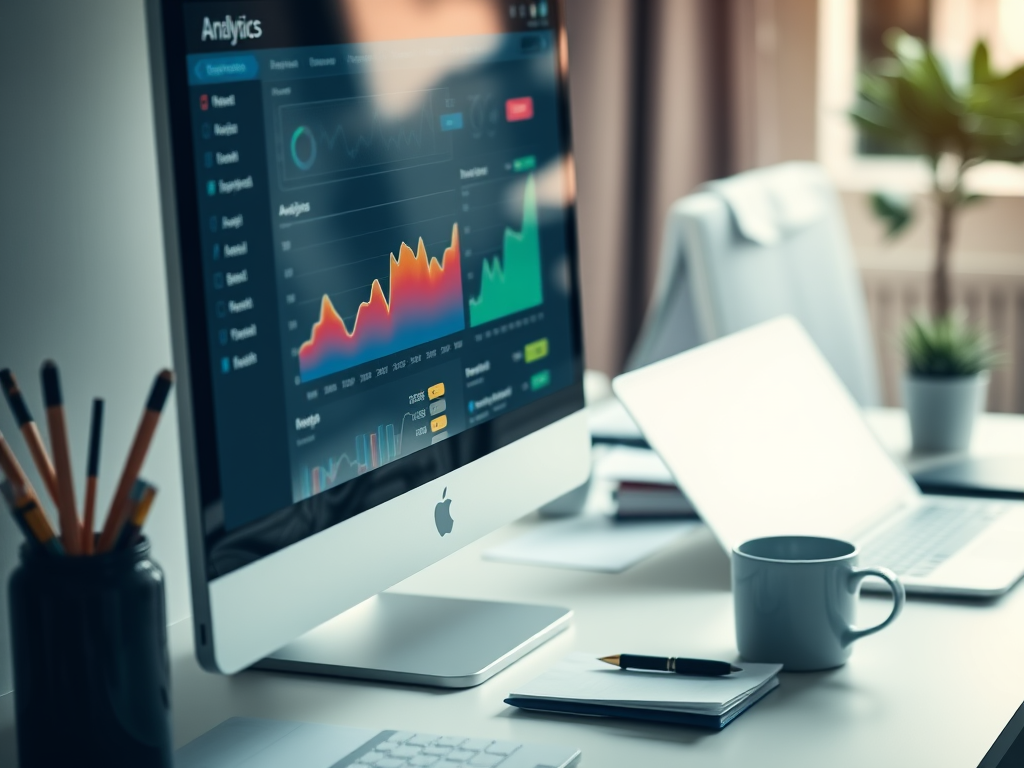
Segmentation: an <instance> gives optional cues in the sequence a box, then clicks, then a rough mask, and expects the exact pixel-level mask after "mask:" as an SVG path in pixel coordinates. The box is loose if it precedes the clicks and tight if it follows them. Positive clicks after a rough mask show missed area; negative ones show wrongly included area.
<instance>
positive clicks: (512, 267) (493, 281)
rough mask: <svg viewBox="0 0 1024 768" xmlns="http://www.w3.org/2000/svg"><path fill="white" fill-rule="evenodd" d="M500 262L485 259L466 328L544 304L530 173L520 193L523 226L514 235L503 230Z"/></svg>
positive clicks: (533, 185)
mask: <svg viewBox="0 0 1024 768" xmlns="http://www.w3.org/2000/svg"><path fill="white" fill-rule="evenodd" d="M501 252H502V255H501V261H499V260H498V257H497V256H495V257H494V258H493V259H489V260H485V261H484V263H483V269H482V271H481V275H480V294H479V295H478V296H477V297H475V298H470V300H469V324H470V326H473V327H475V326H478V325H483V324H484V323H489V322H491V321H492V320H497V319H498V318H499V317H505V316H506V315H512V314H515V313H516V312H522V311H523V310H524V309H530V308H531V307H536V306H537V305H538V304H542V303H543V302H544V292H543V286H542V275H541V262H540V226H539V223H538V221H537V184H536V182H535V181H534V178H533V174H532V173H531V174H530V176H529V178H527V180H526V190H525V191H524V192H523V224H522V228H521V229H520V230H519V231H518V232H517V231H515V230H514V229H512V228H511V227H506V228H505V239H504V242H503V243H502V249H501Z"/></svg>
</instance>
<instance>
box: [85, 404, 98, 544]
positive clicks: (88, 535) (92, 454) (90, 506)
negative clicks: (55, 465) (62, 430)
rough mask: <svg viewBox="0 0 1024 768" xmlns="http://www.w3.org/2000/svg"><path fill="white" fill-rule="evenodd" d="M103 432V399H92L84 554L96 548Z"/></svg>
mask: <svg viewBox="0 0 1024 768" xmlns="http://www.w3.org/2000/svg"><path fill="white" fill-rule="evenodd" d="M102 432H103V400H101V399H100V398H98V397H97V398H96V399H95V400H93V401H92V421H91V423H90V424H89V461H88V464H87V465H86V466H87V469H86V477H85V508H84V511H83V513H82V554H85V555H91V554H92V553H93V550H94V549H95V543H96V542H95V538H96V536H95V533H94V531H95V528H96V522H95V519H96V477H97V475H99V473H100V437H101V435H102Z"/></svg>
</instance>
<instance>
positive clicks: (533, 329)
mask: <svg viewBox="0 0 1024 768" xmlns="http://www.w3.org/2000/svg"><path fill="white" fill-rule="evenodd" d="M148 20H149V31H150V45H151V58H152V62H153V73H154V77H153V85H154V102H155V105H156V125H157V140H158V154H159V161H160V179H161V193H162V202H163V213H164V217H163V226H164V235H165V241H166V258H167V274H168V283H169V286H170V288H169V290H170V299H171V308H172V327H173V341H174V356H175V366H176V368H177V372H178V380H179V382H180V386H179V387H178V406H179V414H180V435H181V445H182V458H183V473H184V481H185V498H186V515H187V531H188V547H189V560H190V570H191V579H192V601H193V609H194V622H195V643H196V649H197V654H198V656H199V659H200V661H201V663H202V664H203V665H204V666H205V667H206V668H207V669H210V670H216V671H220V672H224V673H234V672H237V671H239V670H242V669H244V668H247V667H250V666H252V665H260V666H262V667H269V668H274V669H282V670H295V671H308V672H319V673H327V674H340V675H354V676H361V677H368V678H375V679H388V680H404V681H412V682H420V683H428V684H435V685H445V686H464V685H472V684H475V683H478V682H481V681H482V680H483V679H485V678H486V677H488V676H489V675H490V674H493V673H494V672H495V671H497V670H498V669H501V668H502V667H503V666H505V665H507V664H508V663H511V661H512V660H514V659H515V658H518V656H519V655H522V654H523V653H525V652H527V651H529V650H530V649H531V648H533V647H535V646H536V645H538V644H539V643H540V642H543V640H544V639H546V638H547V637H549V636H550V635H551V634H553V633H555V632H557V631H558V630H559V629H561V628H564V627H565V625H566V622H567V621H568V616H569V613H568V612H567V611H566V610H565V609H562V608H558V607H549V606H524V605H516V604H508V603H505V604H502V603H487V602H483V601H465V600H451V599H443V598H439V597H434V598H432V597H414V596H409V595H403V594H393V593H391V592H386V591H385V590H387V589H388V588H389V587H391V586H393V585H395V584H397V583H398V582H399V581H401V580H403V579H404V578H406V577H408V576H410V575H412V574H413V573H416V572H417V571H419V570H421V569H423V568H425V567H426V566H428V565H430V564H432V563H434V562H436V561H438V560H440V559H442V558H444V557H446V556H447V555H449V554H451V553H452V552H455V551H456V550H458V549H459V548H461V547H464V546H465V545H467V544H469V543H470V542H472V541H474V540H476V539H478V538H480V537H481V536H483V535H485V534H487V533H488V532H490V531H492V530H494V529H495V528H497V527H499V526H501V525H504V524H506V523H508V522H509V521H511V520H513V519H514V518H516V517H519V516H521V515H523V514H524V513H527V512H529V511H531V510H533V509H535V508H537V507H538V506H539V505H541V504H543V503H545V502H547V501H549V500H551V499H553V498H555V497H557V496H558V495H560V494H562V493H564V492H566V491H568V490H570V489H572V488H575V487H577V486H579V485H580V484H581V483H583V482H584V481H585V479H586V477H587V474H588V472H589V465H590V462H589V436H588V433H587V427H586V419H585V415H584V413H583V410H582V409H583V346H582V336H581V328H580V306H579V305H580V296H579V294H580V290H579V274H578V264H577V238H576V228H575V177H574V167H573V156H572V149H571V141H570V135H571V134H570V125H569V96H568V92H567V74H568V53H567V47H566V33H565V19H564V13H563V7H562V4H561V3H559V2H556V1H554V0H552V1H550V2H530V3H520V2H511V1H510V0H256V1H252V2H249V1H241V2H191V1H189V0H151V2H150V4H149V8H148Z"/></svg>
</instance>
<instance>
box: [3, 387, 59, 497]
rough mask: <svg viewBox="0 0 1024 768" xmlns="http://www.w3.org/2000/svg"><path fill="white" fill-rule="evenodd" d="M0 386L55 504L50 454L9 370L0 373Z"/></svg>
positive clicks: (55, 483) (54, 481) (55, 484)
mask: <svg viewBox="0 0 1024 768" xmlns="http://www.w3.org/2000/svg"><path fill="white" fill-rule="evenodd" d="M0 385H2V386H3V389H4V396H5V397H6V398H7V404H8V405H9V406H10V407H11V412H12V413H13V414H14V420H15V421H17V422H18V429H19V430H21V435H22V437H24V438H25V442H26V443H27V444H28V452H29V453H30V454H31V455H32V461H33V462H35V465H36V469H37V470H39V476H40V477H41V478H42V480H43V485H45V486H46V492H47V493H49V494H50V498H51V499H53V502H54V503H55V504H56V503H57V476H56V474H55V473H54V471H53V464H52V463H51V462H50V454H48V453H47V452H46V446H45V445H43V438H42V435H40V434H39V427H37V426H36V423H35V421H34V420H33V418H32V414H31V413H29V411H28V406H27V405H25V398H24V397H22V395H21V389H20V388H19V387H18V380H17V379H15V378H14V374H13V373H11V370H10V368H4V369H3V370H2V371H0Z"/></svg>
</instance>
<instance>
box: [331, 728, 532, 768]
mask: <svg viewBox="0 0 1024 768" xmlns="http://www.w3.org/2000/svg"><path fill="white" fill-rule="evenodd" d="M522 746H523V745H522V744H516V743H514V742H511V741H491V740H490V739H467V738H465V737H463V736H432V735H430V734H424V733H412V732H410V731H381V732H380V733H379V734H377V736H376V737H374V738H373V739H371V740H370V741H368V742H366V744H364V745H363V746H362V747H360V748H359V749H358V750H356V751H355V752H353V753H352V754H350V755H347V756H346V757H345V758H343V759H342V760H340V761H338V762H337V763H335V764H334V765H333V766H332V768H348V766H354V767H355V768H359V767H360V766H374V768H413V767H418V766H424V767H426V766H430V768H496V767H497V766H501V765H508V761H509V759H510V758H512V757H513V756H514V755H515V754H516V753H517V752H519V751H520V749H521V748H522Z"/></svg>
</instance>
